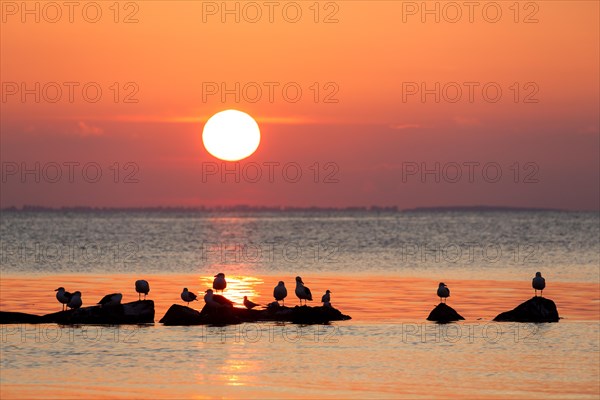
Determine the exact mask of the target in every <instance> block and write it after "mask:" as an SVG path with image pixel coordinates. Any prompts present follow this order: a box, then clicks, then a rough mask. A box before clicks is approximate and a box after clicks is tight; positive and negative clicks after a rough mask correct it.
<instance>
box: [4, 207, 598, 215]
mask: <svg viewBox="0 0 600 400" xmlns="http://www.w3.org/2000/svg"><path fill="white" fill-rule="evenodd" d="M307 211H308V212H385V213H420V212H440V213H445V212H598V211H597V210H566V209H559V208H537V207H508V206H486V205H476V206H439V207H415V208H406V209H400V208H399V207H397V206H389V207H386V206H370V207H276V206H247V205H236V206H219V207H204V206H201V207H86V206H81V207H44V206H32V205H25V206H23V207H5V208H1V209H0V212H173V213H182V212H190V213H198V212H307Z"/></svg>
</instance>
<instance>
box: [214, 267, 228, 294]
mask: <svg viewBox="0 0 600 400" xmlns="http://www.w3.org/2000/svg"><path fill="white" fill-rule="evenodd" d="M226 287H227V281H226V280H225V274H224V273H222V272H219V273H218V274H216V275H215V280H214V281H213V289H215V291H219V290H220V291H221V293H223V290H225V288H226Z"/></svg>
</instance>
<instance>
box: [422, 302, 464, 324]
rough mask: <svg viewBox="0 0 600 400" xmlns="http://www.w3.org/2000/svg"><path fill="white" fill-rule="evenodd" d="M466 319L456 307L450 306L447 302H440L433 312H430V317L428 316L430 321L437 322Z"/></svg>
mask: <svg viewBox="0 0 600 400" xmlns="http://www.w3.org/2000/svg"><path fill="white" fill-rule="evenodd" d="M462 319H464V318H463V317H462V315H460V314H459V313H457V312H456V311H455V310H454V308H452V307H450V306H449V305H447V304H446V303H440V304H438V305H437V306H435V308H434V309H433V310H431V312H430V313H429V317H427V320H428V321H435V322H452V321H460V320H462Z"/></svg>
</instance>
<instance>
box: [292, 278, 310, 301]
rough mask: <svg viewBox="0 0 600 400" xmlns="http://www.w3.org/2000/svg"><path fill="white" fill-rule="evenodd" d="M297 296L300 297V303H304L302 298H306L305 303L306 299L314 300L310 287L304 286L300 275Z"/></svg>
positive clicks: (297, 279) (297, 280)
mask: <svg viewBox="0 0 600 400" xmlns="http://www.w3.org/2000/svg"><path fill="white" fill-rule="evenodd" d="M296 296H298V298H299V299H300V305H302V300H304V305H306V300H310V301H312V294H311V293H310V289H309V288H307V287H306V286H304V282H302V278H300V277H299V276H297V277H296Z"/></svg>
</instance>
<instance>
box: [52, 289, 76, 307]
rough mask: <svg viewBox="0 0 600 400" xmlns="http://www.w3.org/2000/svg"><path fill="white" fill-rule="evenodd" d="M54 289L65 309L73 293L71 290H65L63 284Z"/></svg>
mask: <svg viewBox="0 0 600 400" xmlns="http://www.w3.org/2000/svg"><path fill="white" fill-rule="evenodd" d="M54 291H55V292H56V300H58V301H59V302H60V303H61V304H62V310H63V311H65V308H66V304H68V303H69V300H71V296H73V295H72V294H71V293H69V292H65V288H64V287H62V286H61V287H59V288H58V289H55V290H54Z"/></svg>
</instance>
